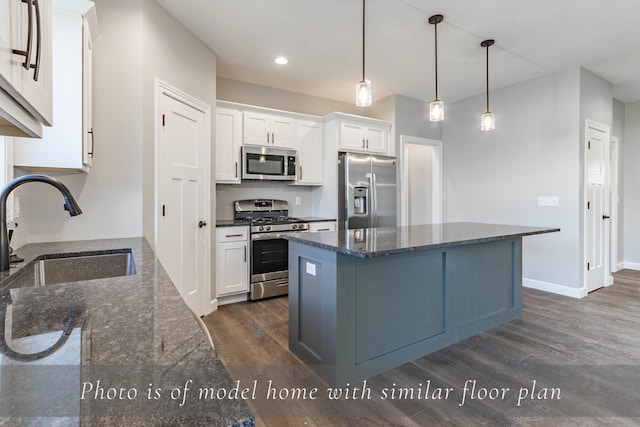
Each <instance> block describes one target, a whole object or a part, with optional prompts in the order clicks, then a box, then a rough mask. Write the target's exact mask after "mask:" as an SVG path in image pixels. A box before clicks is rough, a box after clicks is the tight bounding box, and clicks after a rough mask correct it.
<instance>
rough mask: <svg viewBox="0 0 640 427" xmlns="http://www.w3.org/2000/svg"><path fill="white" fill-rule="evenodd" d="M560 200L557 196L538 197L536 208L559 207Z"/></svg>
mask: <svg viewBox="0 0 640 427" xmlns="http://www.w3.org/2000/svg"><path fill="white" fill-rule="evenodd" d="M559 205H560V198H559V197H558V196H538V206H559Z"/></svg>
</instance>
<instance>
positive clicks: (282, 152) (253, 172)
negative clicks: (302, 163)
mask: <svg viewBox="0 0 640 427" xmlns="http://www.w3.org/2000/svg"><path fill="white" fill-rule="evenodd" d="M242 179H260V180H274V181H295V179H296V152H295V151H293V150H287V149H284V148H272V147H260V146H253V145H244V146H242Z"/></svg>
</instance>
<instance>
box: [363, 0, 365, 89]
mask: <svg viewBox="0 0 640 427" xmlns="http://www.w3.org/2000/svg"><path fill="white" fill-rule="evenodd" d="M364 12H365V0H362V81H365V80H364V43H365V37H364Z"/></svg>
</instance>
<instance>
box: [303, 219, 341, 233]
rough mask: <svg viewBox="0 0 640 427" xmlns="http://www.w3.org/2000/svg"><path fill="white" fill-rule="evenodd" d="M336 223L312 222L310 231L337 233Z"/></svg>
mask: <svg viewBox="0 0 640 427" xmlns="http://www.w3.org/2000/svg"><path fill="white" fill-rule="evenodd" d="M336 230H337V228H336V222H335V221H318V222H310V223H309V231H310V232H312V233H313V232H315V231H336Z"/></svg>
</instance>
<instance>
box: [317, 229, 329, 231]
mask: <svg viewBox="0 0 640 427" xmlns="http://www.w3.org/2000/svg"><path fill="white" fill-rule="evenodd" d="M316 231H331V229H330V228H318V229H317V230H316Z"/></svg>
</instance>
